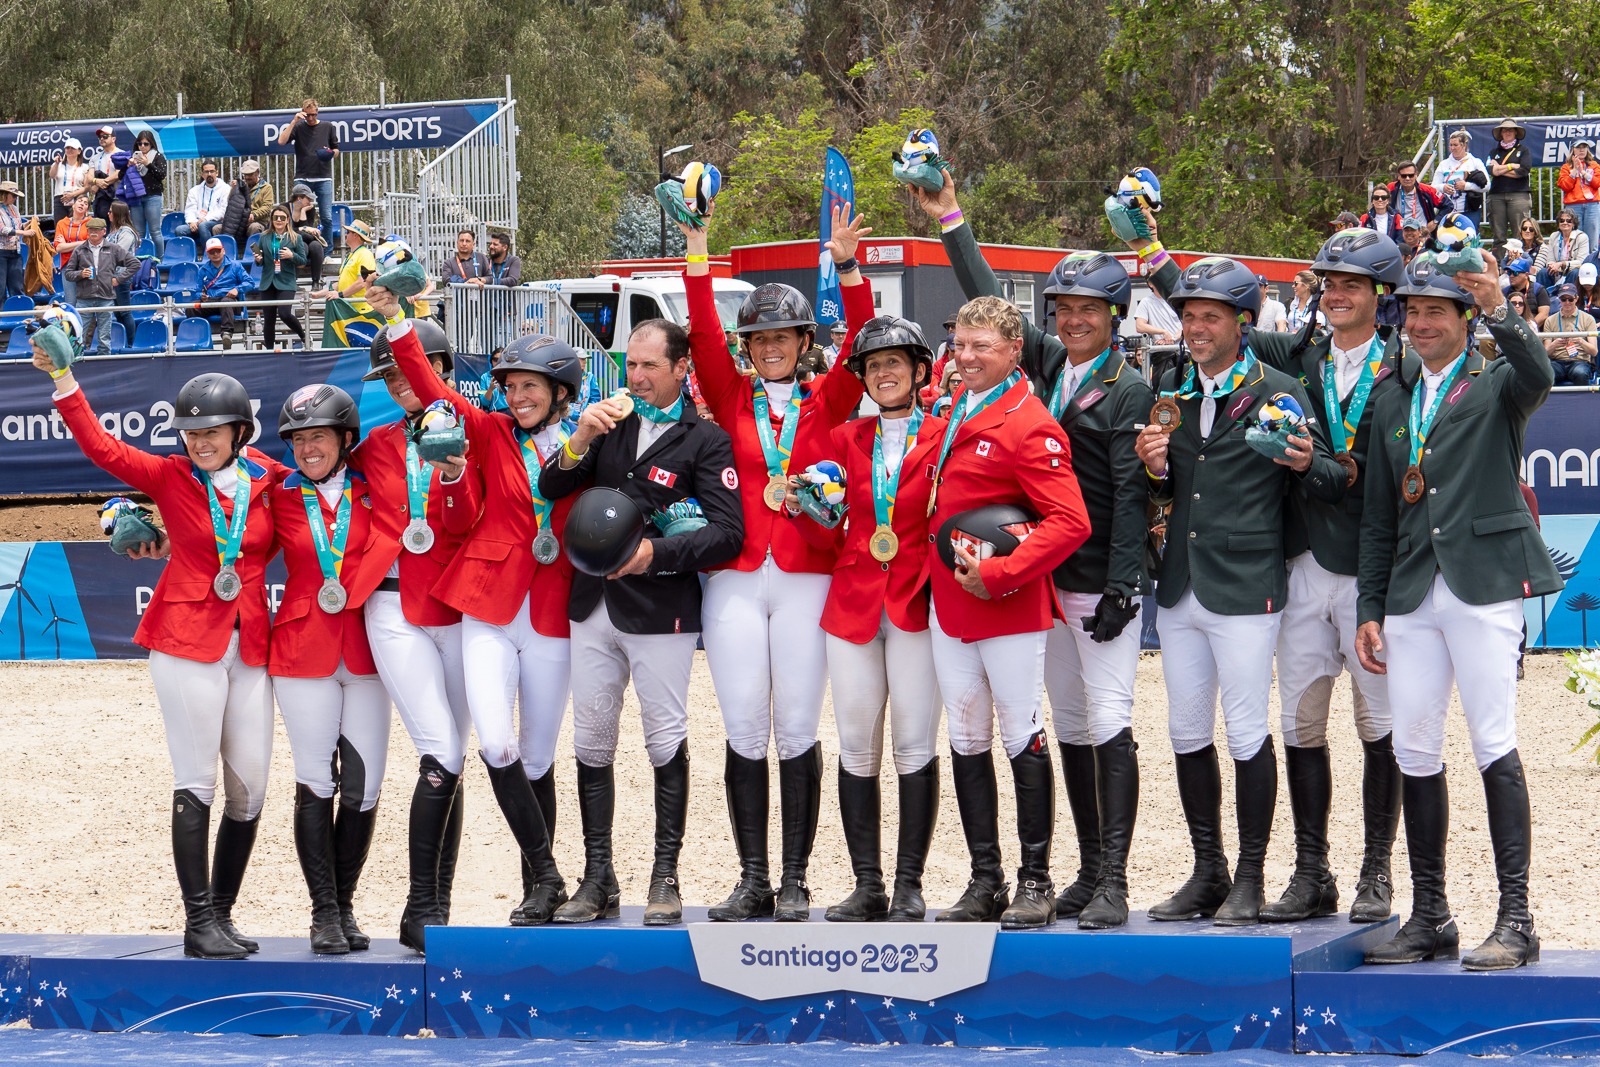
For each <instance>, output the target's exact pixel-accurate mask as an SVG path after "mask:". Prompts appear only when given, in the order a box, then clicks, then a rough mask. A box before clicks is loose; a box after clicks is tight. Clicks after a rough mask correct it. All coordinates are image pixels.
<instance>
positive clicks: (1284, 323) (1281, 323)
mask: <svg viewBox="0 0 1600 1067" xmlns="http://www.w3.org/2000/svg"><path fill="white" fill-rule="evenodd" d="M1256 284H1257V285H1259V286H1261V313H1260V314H1259V315H1257V316H1256V328H1257V329H1260V330H1272V331H1275V332H1282V331H1284V330H1287V329H1288V328H1289V312H1288V310H1287V309H1286V308H1285V307H1284V306H1283V301H1282V300H1279V299H1278V298H1277V297H1276V296H1274V295H1273V294H1272V284H1271V283H1270V282H1268V281H1267V276H1266V275H1265V274H1257V275H1256Z"/></svg>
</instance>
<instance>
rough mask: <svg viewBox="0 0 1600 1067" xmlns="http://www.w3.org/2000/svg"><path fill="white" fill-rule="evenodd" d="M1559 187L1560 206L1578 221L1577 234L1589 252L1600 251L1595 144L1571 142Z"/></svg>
mask: <svg viewBox="0 0 1600 1067" xmlns="http://www.w3.org/2000/svg"><path fill="white" fill-rule="evenodd" d="M1556 184H1557V185H1559V186H1560V187H1561V206H1562V207H1564V208H1566V209H1567V210H1568V211H1570V212H1572V214H1573V215H1574V216H1576V217H1577V219H1578V231H1579V232H1580V233H1582V234H1583V235H1584V237H1585V238H1586V239H1587V240H1588V242H1589V247H1590V249H1596V248H1600V167H1597V166H1596V165H1595V159H1594V142H1593V141H1591V140H1589V139H1588V138H1587V137H1580V138H1578V139H1577V140H1576V141H1573V142H1572V152H1571V154H1570V155H1568V156H1567V161H1566V162H1565V163H1563V164H1561V173H1560V174H1559V175H1557V177H1556Z"/></svg>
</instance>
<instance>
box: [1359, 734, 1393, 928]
mask: <svg viewBox="0 0 1600 1067" xmlns="http://www.w3.org/2000/svg"><path fill="white" fill-rule="evenodd" d="M1361 748H1362V768H1361V813H1362V822H1363V825H1364V828H1365V831H1366V854H1365V855H1364V856H1363V857H1362V859H1361V877H1360V878H1358V879H1357V880H1356V898H1355V900H1353V901H1352V902H1351V904H1350V921H1351V922H1353V923H1375V922H1382V921H1383V920H1384V919H1387V918H1388V917H1389V913H1390V911H1392V910H1393V906H1394V905H1393V900H1394V879H1393V876H1392V875H1391V874H1390V871H1389V857H1390V855H1392V854H1393V852H1394V839H1395V835H1396V834H1397V833H1399V832H1400V789H1401V786H1400V767H1399V765H1398V764H1396V763H1395V761H1394V735H1393V734H1384V735H1383V736H1382V737H1380V738H1378V740H1376V741H1363V742H1361Z"/></svg>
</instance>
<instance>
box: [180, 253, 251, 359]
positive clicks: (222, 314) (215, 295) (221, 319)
mask: <svg viewBox="0 0 1600 1067" xmlns="http://www.w3.org/2000/svg"><path fill="white" fill-rule="evenodd" d="M254 287H255V283H254V282H252V281H251V280H250V272H249V271H247V270H245V269H244V267H243V266H241V265H240V263H239V261H238V260H236V259H234V258H233V257H231V256H229V255H228V253H227V251H226V250H225V249H224V248H223V247H222V239H221V238H220V237H212V238H209V239H207V241H206V253H205V259H204V260H202V261H201V263H200V292H199V295H198V297H197V298H196V300H195V305H194V307H192V308H190V309H189V311H188V316H189V317H190V318H202V319H203V318H209V317H210V316H211V314H212V313H213V312H215V313H216V314H217V318H218V325H219V326H221V328H222V347H223V348H225V349H226V348H232V347H233V313H234V310H235V308H236V307H237V301H238V300H239V299H240V298H242V297H243V296H244V294H245V293H248V292H249V291H250V290H251V289H252V288H254Z"/></svg>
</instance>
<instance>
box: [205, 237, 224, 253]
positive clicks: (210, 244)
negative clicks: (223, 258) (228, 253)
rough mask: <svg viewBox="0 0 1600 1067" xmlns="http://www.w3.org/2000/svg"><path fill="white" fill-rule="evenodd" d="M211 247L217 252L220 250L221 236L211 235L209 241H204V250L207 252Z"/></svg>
mask: <svg viewBox="0 0 1600 1067" xmlns="http://www.w3.org/2000/svg"><path fill="white" fill-rule="evenodd" d="M213 248H214V249H216V250H217V251H218V252H220V251H222V238H220V237H213V238H211V239H210V240H209V241H207V242H206V251H207V252H209V251H211V250H212V249H213Z"/></svg>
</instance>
